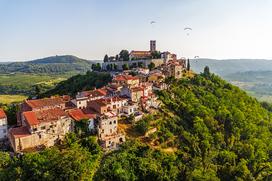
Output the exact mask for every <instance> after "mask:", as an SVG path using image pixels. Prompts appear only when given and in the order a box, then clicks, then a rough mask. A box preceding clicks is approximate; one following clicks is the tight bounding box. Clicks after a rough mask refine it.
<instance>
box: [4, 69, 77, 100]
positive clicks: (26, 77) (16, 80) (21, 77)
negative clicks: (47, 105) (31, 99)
mask: <svg viewBox="0 0 272 181" xmlns="http://www.w3.org/2000/svg"><path fill="white" fill-rule="evenodd" d="M74 74H75V73H67V74H55V75H49V74H23V73H18V74H0V94H12V95H16V94H23V95H31V94H32V93H33V91H34V88H33V86H34V85H40V86H41V87H43V89H45V90H48V89H50V88H52V87H54V86H55V85H56V84H57V83H59V82H61V81H63V80H66V79H67V78H69V77H71V76H72V75H74Z"/></svg>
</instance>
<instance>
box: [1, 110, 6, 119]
mask: <svg viewBox="0 0 272 181" xmlns="http://www.w3.org/2000/svg"><path fill="white" fill-rule="evenodd" d="M3 118H7V115H6V113H5V112H4V110H3V109H1V108H0V119H3Z"/></svg>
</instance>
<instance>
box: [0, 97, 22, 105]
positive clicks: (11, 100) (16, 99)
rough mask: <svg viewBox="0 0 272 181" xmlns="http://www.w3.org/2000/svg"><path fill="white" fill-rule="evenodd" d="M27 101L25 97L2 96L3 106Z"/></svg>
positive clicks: (0, 98) (0, 100) (0, 101)
mask: <svg viewBox="0 0 272 181" xmlns="http://www.w3.org/2000/svg"><path fill="white" fill-rule="evenodd" d="M25 99H27V96H24V95H0V103H1V104H11V103H17V102H22V101H23V100H25Z"/></svg>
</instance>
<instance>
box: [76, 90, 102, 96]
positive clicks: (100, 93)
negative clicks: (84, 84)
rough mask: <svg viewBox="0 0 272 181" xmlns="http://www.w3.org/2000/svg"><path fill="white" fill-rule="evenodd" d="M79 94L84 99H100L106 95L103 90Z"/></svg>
mask: <svg viewBox="0 0 272 181" xmlns="http://www.w3.org/2000/svg"><path fill="white" fill-rule="evenodd" d="M81 94H82V96H84V97H101V96H105V95H107V92H106V91H105V90H103V89H96V90H90V91H83V92H81Z"/></svg>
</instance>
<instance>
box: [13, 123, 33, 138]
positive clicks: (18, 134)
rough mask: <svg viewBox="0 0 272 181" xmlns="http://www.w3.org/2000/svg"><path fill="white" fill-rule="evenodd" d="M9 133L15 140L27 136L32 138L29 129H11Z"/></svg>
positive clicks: (23, 127)
mask: <svg viewBox="0 0 272 181" xmlns="http://www.w3.org/2000/svg"><path fill="white" fill-rule="evenodd" d="M9 133H10V134H11V135H12V136H14V138H21V137H25V136H30V135H31V134H30V133H29V131H28V129H27V127H25V126H22V127H17V128H11V129H10V130H9Z"/></svg>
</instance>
